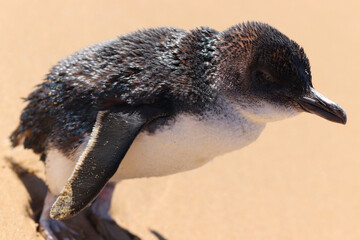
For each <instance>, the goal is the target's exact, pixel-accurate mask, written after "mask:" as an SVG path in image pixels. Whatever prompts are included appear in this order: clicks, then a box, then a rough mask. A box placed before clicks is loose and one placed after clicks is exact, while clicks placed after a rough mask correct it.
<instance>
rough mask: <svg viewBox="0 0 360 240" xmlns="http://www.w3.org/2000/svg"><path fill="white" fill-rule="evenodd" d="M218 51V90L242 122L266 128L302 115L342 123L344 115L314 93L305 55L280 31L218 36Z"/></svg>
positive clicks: (255, 26)
mask: <svg viewBox="0 0 360 240" xmlns="http://www.w3.org/2000/svg"><path fill="white" fill-rule="evenodd" d="M218 49H219V59H220V60H219V64H218V66H219V68H218V69H219V70H218V71H219V73H220V74H219V76H220V77H219V78H220V84H221V89H222V91H224V94H225V95H226V96H227V97H228V98H229V99H230V100H231V102H233V103H235V105H236V106H237V109H239V111H241V112H242V114H244V115H245V116H247V117H249V118H251V119H252V120H254V121H259V122H268V121H274V120H280V119H283V118H286V117H290V116H293V115H296V114H298V113H300V112H304V111H305V112H309V113H313V114H316V115H318V116H320V117H323V118H325V119H327V120H330V121H333V122H337V123H342V124H345V123H346V114H345V111H344V110H343V109H342V108H341V107H340V106H339V105H337V104H336V103H334V102H332V101H331V100H329V99H327V98H326V97H324V96H323V95H321V94H320V93H318V92H317V91H316V90H315V89H314V88H313V85H312V78H311V71H310V64H309V60H308V58H307V57H306V55H305V52H304V50H303V49H302V48H301V47H300V46H299V45H298V44H297V43H296V42H294V41H292V40H290V39H289V38H288V37H286V36H285V35H284V34H282V33H281V32H279V31H278V30H276V29H274V28H272V27H270V26H269V25H267V24H263V23H258V22H249V23H245V24H241V25H237V26H234V27H232V28H230V29H228V30H226V31H224V32H223V33H222V34H221V36H220V43H219V48H218Z"/></svg>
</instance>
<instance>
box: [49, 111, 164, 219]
mask: <svg viewBox="0 0 360 240" xmlns="http://www.w3.org/2000/svg"><path fill="white" fill-rule="evenodd" d="M166 115H167V113H166V112H165V111H164V110H162V109H158V108H152V107H138V108H136V109H134V108H131V109H125V110H124V109H120V110H119V109H118V110H116V111H101V112H99V113H98V115H97V118H96V123H95V126H94V128H93V131H92V133H91V137H90V140H89V142H88V144H87V146H86V149H85V150H84V152H83V153H82V155H81V157H80V158H79V160H78V161H77V163H76V166H75V168H74V171H73V172H72V175H71V177H70V178H69V179H68V181H67V183H66V184H65V186H64V188H63V189H62V191H61V193H60V195H59V196H58V198H57V199H56V201H55V203H54V204H53V206H52V208H51V211H50V216H51V218H53V219H56V220H63V219H67V218H70V217H72V216H75V215H76V214H78V213H79V212H80V211H81V210H82V209H83V208H85V207H86V206H88V205H89V204H90V203H91V202H92V201H93V200H94V199H95V198H96V196H97V195H98V194H99V193H100V191H101V190H102V188H103V187H104V186H105V184H106V183H107V182H108V181H109V179H110V178H111V177H112V176H113V175H114V174H115V172H116V170H117V169H118V167H119V165H120V162H121V160H122V159H123V157H124V156H125V154H126V152H127V151H128V149H129V147H130V145H131V144H132V142H133V141H134V139H135V137H136V136H137V134H138V133H139V132H140V130H141V129H142V127H143V126H144V125H145V124H146V123H148V122H149V121H151V120H153V119H155V118H159V117H163V116H166Z"/></svg>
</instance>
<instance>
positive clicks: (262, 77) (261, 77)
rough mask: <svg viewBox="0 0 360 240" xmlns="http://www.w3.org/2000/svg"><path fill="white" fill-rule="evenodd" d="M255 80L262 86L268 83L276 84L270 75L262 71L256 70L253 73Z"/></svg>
mask: <svg viewBox="0 0 360 240" xmlns="http://www.w3.org/2000/svg"><path fill="white" fill-rule="evenodd" d="M255 78H256V79H257V80H258V81H259V82H260V83H263V84H269V83H276V82H277V81H276V79H275V78H273V76H271V74H269V73H267V72H265V71H262V70H257V71H256V72H255Z"/></svg>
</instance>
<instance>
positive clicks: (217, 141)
mask: <svg viewBox="0 0 360 240" xmlns="http://www.w3.org/2000/svg"><path fill="white" fill-rule="evenodd" d="M208 117H209V116H208ZM206 119H207V120H205V119H201V120H199V119H198V118H196V117H194V116H192V115H182V116H178V117H177V118H176V120H174V121H175V122H174V123H172V124H169V125H165V126H163V127H161V128H160V129H159V130H157V131H155V132H154V133H148V132H146V131H143V132H141V133H140V134H139V135H138V136H137V137H136V138H135V140H134V142H133V144H132V145H131V147H130V149H129V151H128V152H127V154H126V155H125V157H124V159H123V160H122V161H121V164H120V166H119V168H118V170H117V171H116V173H115V175H114V176H113V177H112V178H111V180H110V181H115V182H117V181H120V180H122V179H128V178H140V177H153V176H164V175H169V174H173V173H178V172H183V171H187V170H191V169H194V168H198V167H200V166H202V165H204V164H205V163H207V162H208V161H210V160H211V159H213V158H214V157H216V156H218V155H222V154H224V153H227V152H231V151H234V150H236V149H240V148H242V147H244V146H246V145H248V144H249V143H251V142H253V141H254V140H256V138H257V137H258V136H259V134H260V133H261V131H262V130H263V128H264V126H265V124H260V123H254V122H251V121H248V120H245V119H244V118H241V117H238V116H236V117H235V116H222V117H220V116H216V117H213V118H211V117H209V118H206ZM88 141H89V137H88V138H87V139H86V140H85V141H84V142H83V143H82V144H81V145H80V147H79V148H78V149H77V150H76V151H75V152H74V153H73V154H72V155H71V156H70V157H66V156H65V155H64V154H63V153H61V152H60V151H59V150H57V149H51V150H49V152H48V154H47V159H46V178H47V179H46V182H47V184H48V186H49V189H50V191H51V192H52V193H53V194H55V195H57V194H59V193H60V191H61V190H62V188H63V186H64V185H65V183H66V181H67V180H68V178H69V177H70V175H71V173H72V171H73V169H74V167H75V164H76V161H77V159H78V158H79V157H80V156H81V154H82V152H83V151H84V150H85V148H86V145H87V143H88Z"/></svg>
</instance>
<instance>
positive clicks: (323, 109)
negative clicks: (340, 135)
mask: <svg viewBox="0 0 360 240" xmlns="http://www.w3.org/2000/svg"><path fill="white" fill-rule="evenodd" d="M297 102H298V103H299V104H300V106H301V107H302V109H304V110H305V111H306V112H309V113H313V114H316V115H318V116H320V117H322V118H325V119H327V120H329V121H332V122H336V123H342V124H346V113H345V111H344V109H342V108H341V107H340V106H339V105H337V104H336V103H334V102H333V101H331V100H329V99H327V98H326V97H324V96H323V95H321V94H320V93H318V92H317V91H316V90H315V89H313V88H310V93H309V94H308V95H307V96H303V97H300V98H298V100H297Z"/></svg>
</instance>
